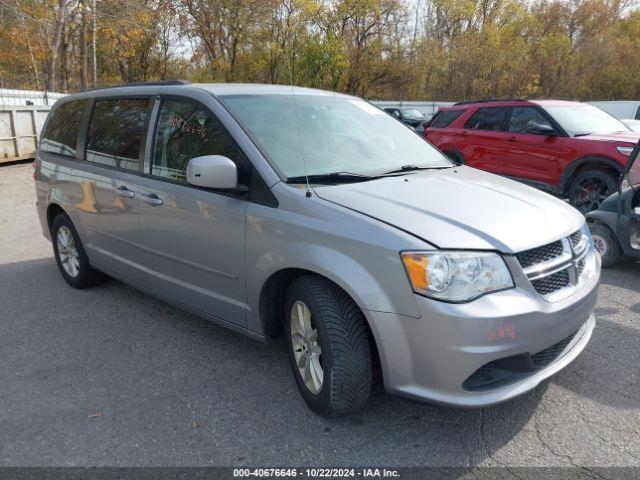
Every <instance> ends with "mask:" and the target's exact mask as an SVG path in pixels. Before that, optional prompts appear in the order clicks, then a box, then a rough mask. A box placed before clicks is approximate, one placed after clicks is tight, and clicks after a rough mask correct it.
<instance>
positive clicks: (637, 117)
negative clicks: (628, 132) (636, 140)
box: [636, 107, 640, 120]
mask: <svg viewBox="0 0 640 480" xmlns="http://www.w3.org/2000/svg"><path fill="white" fill-rule="evenodd" d="M636 120H640V107H638V110H636Z"/></svg>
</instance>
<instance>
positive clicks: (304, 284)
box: [283, 275, 373, 417]
mask: <svg viewBox="0 0 640 480" xmlns="http://www.w3.org/2000/svg"><path fill="white" fill-rule="evenodd" d="M283 314H284V323H285V331H286V342H287V350H288V352H289V360H290V362H291V368H292V370H293V375H294V377H295V381H296V384H297V386H298V390H299V391H300V395H301V396H302V398H303V399H304V401H305V402H306V404H307V405H308V406H309V407H310V408H311V409H312V410H313V411H314V412H316V413H317V414H319V415H322V416H325V417H331V416H339V415H344V414H348V413H351V412H354V411H356V410H358V409H360V408H361V407H362V406H363V405H364V404H365V403H366V402H367V400H368V399H369V393H370V391H371V383H372V377H373V372H372V362H371V351H370V348H369V331H368V329H367V325H366V320H365V318H364V315H363V314H362V312H361V311H360V309H359V308H358V306H357V305H356V304H355V303H354V302H353V300H352V299H351V298H350V297H349V296H348V295H347V294H346V293H345V292H344V291H343V290H342V289H341V288H340V287H338V286H337V285H336V284H334V283H333V282H331V281H329V280H327V279H325V278H322V277H319V276H317V275H305V276H303V277H298V278H296V279H295V280H294V281H293V282H292V283H291V285H290V286H289V290H288V291H287V295H286V298H285V302H284V312H283ZM301 318H302V319H303V320H302V322H300V319H301ZM305 324H306V327H305ZM303 331H306V332H303ZM292 332H293V334H292ZM307 359H309V360H308V366H309V369H308V370H307V369H306V365H307Z"/></svg>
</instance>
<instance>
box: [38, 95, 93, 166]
mask: <svg viewBox="0 0 640 480" xmlns="http://www.w3.org/2000/svg"><path fill="white" fill-rule="evenodd" d="M84 106H85V102H84V100H75V101H71V102H66V103H64V104H62V105H60V106H59V107H58V108H56V109H55V110H54V111H53V115H52V117H51V118H50V119H49V122H48V123H47V128H46V129H45V131H44V132H43V133H42V139H41V140H40V150H41V151H43V152H51V153H57V154H59V155H65V156H68V157H75V156H76V148H77V146H76V144H77V142H78V130H80V121H81V120H82V113H83V112H84Z"/></svg>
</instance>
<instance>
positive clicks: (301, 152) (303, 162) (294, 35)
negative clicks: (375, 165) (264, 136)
mask: <svg viewBox="0 0 640 480" xmlns="http://www.w3.org/2000/svg"><path fill="white" fill-rule="evenodd" d="M293 40H294V43H295V40H296V34H295V33H294V34H293ZM291 54H292V55H293V51H292V52H291ZM286 56H287V55H285V57H286ZM287 63H288V66H289V84H290V85H291V99H292V100H293V112H294V114H295V116H296V127H297V130H298V142H300V155H301V156H302V165H303V167H304V178H305V181H306V183H307V193H306V196H307V198H310V197H311V186H310V185H309V175H308V173H307V159H306V158H305V156H304V146H303V144H302V131H301V130H300V117H299V116H298V106H297V104H296V94H295V92H294V90H293V67H292V64H293V61H292V59H289V61H288V62H287Z"/></svg>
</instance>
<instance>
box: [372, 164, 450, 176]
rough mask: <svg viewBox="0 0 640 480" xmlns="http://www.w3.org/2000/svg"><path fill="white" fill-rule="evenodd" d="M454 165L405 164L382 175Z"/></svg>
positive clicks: (437, 168)
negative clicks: (427, 165)
mask: <svg viewBox="0 0 640 480" xmlns="http://www.w3.org/2000/svg"><path fill="white" fill-rule="evenodd" d="M451 167H453V165H442V166H438V167H426V166H424V165H422V166H421V165H403V166H401V167H400V168H396V169H394V170H389V171H388V172H384V173H382V174H381V175H393V174H394V173H404V172H415V171H416V170H439V169H442V168H451Z"/></svg>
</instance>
